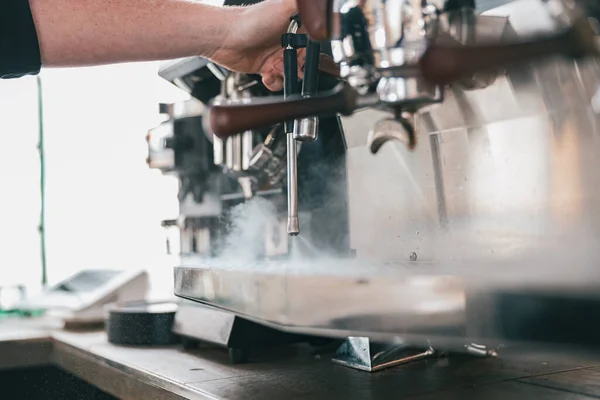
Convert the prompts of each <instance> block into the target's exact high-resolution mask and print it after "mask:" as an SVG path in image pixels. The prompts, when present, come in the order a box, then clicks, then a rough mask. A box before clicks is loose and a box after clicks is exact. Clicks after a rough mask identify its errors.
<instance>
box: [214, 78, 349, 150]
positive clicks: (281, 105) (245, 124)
mask: <svg viewBox="0 0 600 400" xmlns="http://www.w3.org/2000/svg"><path fill="white" fill-rule="evenodd" d="M357 98H358V93H357V92H356V91H355V90H354V89H353V88H352V87H350V86H348V85H346V84H342V85H340V86H339V87H337V88H336V89H334V90H332V91H330V92H328V93H324V94H322V95H319V96H315V97H311V98H304V97H302V96H293V97H288V98H287V99H283V97H268V98H266V99H260V100H255V101H254V102H253V103H251V104H239V105H228V106H214V107H212V108H211V109H210V110H209V118H210V124H211V128H212V130H213V132H214V133H215V135H217V136H218V137H219V138H221V139H225V138H227V137H229V136H231V135H234V134H236V133H240V132H244V131H247V130H250V129H257V128H262V127H265V126H269V125H274V124H277V123H280V122H283V121H289V120H294V119H299V118H306V117H312V116H318V117H323V116H330V115H335V114H338V113H339V114H343V115H350V114H352V113H353V112H354V110H355V109H356V106H357V104H356V101H357Z"/></svg>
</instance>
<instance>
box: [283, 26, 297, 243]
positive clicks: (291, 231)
mask: <svg viewBox="0 0 600 400" xmlns="http://www.w3.org/2000/svg"><path fill="white" fill-rule="evenodd" d="M297 31H298V22H297V21H296V20H292V21H291V22H290V26H289V28H288V33H292V34H295V33H296V32H297ZM283 77H284V87H283V94H284V96H285V97H287V96H290V95H293V94H297V93H299V92H300V89H299V83H298V54H297V53H296V49H295V48H293V47H292V46H286V48H285V50H284V51H283ZM285 132H286V139H287V197H288V198H287V200H288V222H287V233H288V235H292V236H296V235H298V234H299V233H300V224H299V221H298V153H297V148H296V140H294V121H286V123H285Z"/></svg>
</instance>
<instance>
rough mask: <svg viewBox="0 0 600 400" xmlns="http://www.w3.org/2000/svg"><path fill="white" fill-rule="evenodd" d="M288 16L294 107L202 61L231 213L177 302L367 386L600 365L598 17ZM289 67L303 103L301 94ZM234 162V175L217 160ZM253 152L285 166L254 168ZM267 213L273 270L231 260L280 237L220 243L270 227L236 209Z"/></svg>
mask: <svg viewBox="0 0 600 400" xmlns="http://www.w3.org/2000/svg"><path fill="white" fill-rule="evenodd" d="M298 9H299V15H298V16H294V17H292V18H291V20H290V25H289V29H288V32H287V33H286V34H284V36H283V37H282V47H283V48H284V57H285V59H284V60H285V63H286V71H288V73H287V74H286V76H285V80H286V84H285V90H284V92H283V93H268V92H267V91H264V90H263V89H264V88H262V87H261V84H260V80H259V79H256V82H257V83H251V81H252V79H253V78H252V77H249V76H244V75H241V76H240V75H238V74H231V75H227V76H230V77H231V76H235V78H230V79H232V80H233V82H237V83H230V84H227V83H224V82H227V79H222V78H224V77H225V76H226V75H225V72H224V70H223V69H222V68H220V67H219V66H216V65H213V64H211V63H210V62H208V61H206V60H203V61H202V62H205V63H206V68H205V70H206V71H205V72H206V75H207V76H208V75H209V72H208V71H210V72H211V73H212V74H213V76H214V77H215V78H210V79H213V80H214V79H216V80H217V81H220V83H221V84H220V85H217V84H216V83H215V84H213V85H212V87H213V89H212V90H213V92H212V93H214V94H213V95H207V97H208V98H209V99H206V98H205V99H204V101H202V100H200V101H201V102H203V105H204V108H203V111H202V122H201V123H200V122H199V123H198V127H199V128H198V129H200V126H201V130H202V134H203V135H204V136H203V138H205V140H206V141H207V142H206V143H207V148H211V149H212V150H213V153H212V155H211V156H210V157H212V158H209V159H210V160H211V161H212V162H211V164H210V168H209V169H210V171H211V172H210V174H212V176H214V177H215V178H214V179H215V181H218V182H220V183H219V184H218V185H213V186H210V185H209V186H206V187H210V188H211V189H208V191H207V192H206V193H205V194H204V196H205V197H204V199H207V198H208V197H206V196H207V194H208V193H209V192H210V193H219V195H218V196H215V198H219V199H220V202H218V203H219V207H220V208H215V214H214V216H211V218H212V217H214V218H215V221H217V223H216V225H215V228H213V232H214V233H211V237H213V236H214V237H215V241H214V242H213V241H212V239H211V240H209V241H206V243H211V245H210V246H207V248H210V249H211V252H209V253H210V254H209V253H206V256H204V257H196V256H195V257H192V258H189V259H188V260H184V262H182V265H181V266H178V267H176V268H175V293H176V295H177V296H179V297H181V298H184V299H187V300H189V301H191V302H194V303H196V304H202V305H204V306H206V307H207V309H214V310H219V311H221V312H226V313H230V314H231V315H235V316H237V317H240V318H241V317H243V318H244V319H245V320H248V321H252V322H253V323H256V324H258V325H260V326H263V327H268V328H269V329H273V330H275V331H278V332H286V333H288V334H292V335H309V336H311V337H314V336H317V337H328V338H335V339H339V340H341V341H342V344H341V345H340V347H339V348H338V351H337V352H336V354H335V356H334V357H333V361H334V362H337V363H339V364H342V365H345V366H350V367H353V368H356V369H361V370H366V371H372V372H373V371H377V370H381V369H384V368H387V367H390V366H394V365H398V364H401V363H405V362H410V361H415V360H420V359H423V358H429V357H437V356H440V355H441V354H444V353H445V352H447V351H451V352H453V351H461V352H467V353H470V354H473V355H476V356H494V355H496V354H497V353H498V349H499V348H500V347H501V346H502V345H507V344H508V345H511V346H531V347H536V348H538V347H546V346H550V347H552V348H556V347H561V346H573V345H582V344H583V345H586V346H597V345H598V344H600V343H598V342H599V339H598V338H600V332H597V330H596V329H597V328H596V326H598V324H597V323H596V322H600V321H598V317H597V316H596V315H597V312H596V310H597V308H598V306H600V298H599V297H598V295H597V293H598V288H599V286H600V269H599V268H598V265H600V264H599V261H600V251H599V250H598V246H597V242H598V238H599V235H600V233H599V232H600V219H599V216H600V208H599V206H598V204H600V202H599V201H598V200H600V177H598V174H597V173H596V170H597V169H598V168H597V167H598V166H600V165H599V163H600V161H599V157H598V156H597V153H598V150H600V142H599V139H598V138H600V135H599V134H598V128H597V127H598V123H597V122H598V121H599V116H598V112H599V111H600V90H598V88H599V87H600V65H598V62H597V57H596V55H597V51H598V50H597V49H598V47H597V46H598V45H597V43H598V38H597V27H598V26H599V24H598V19H597V18H598V15H599V12H598V11H599V7H598V6H597V5H596V3H594V2H587V1H567V0H547V1H544V0H516V1H481V0H480V1H477V2H475V1H472V0H471V1H469V0H465V1H460V0H459V1H450V0H430V1H422V0H398V1H396V0H392V1H390V0H387V1H384V0H361V1H358V0H336V1H330V0H329V1H327V0H324V1H315V0H307V1H302V0H298ZM301 27H302V28H304V29H305V31H306V32H308V34H306V35H304V34H300V33H299V32H301V31H300V28H301ZM299 48H301V49H304V50H303V51H306V66H305V74H304V75H305V79H304V81H299V80H298V77H297V76H294V75H293V74H290V73H289V71H295V69H294V68H293V66H294V65H295V62H296V60H295V56H294V55H295V53H296V51H297V50H298V49H299ZM315 55H318V56H315ZM327 56H330V57H331V58H330V59H329V58H327ZM196 61H198V60H196ZM331 61H333V63H331ZM333 64H335V65H333ZM332 65H333V66H334V67H336V68H332ZM307 70H308V71H307ZM214 71H220V72H218V73H216V74H215V73H214ZM194 74H195V76H196V75H199V73H198V72H195V73H194ZM219 74H222V76H221V75H219ZM312 74H314V76H318V79H317V81H318V85H316V86H315V82H314V81H312V80H311V78H310V77H311V76H313V75H312ZM307 77H308V78H307ZM169 80H171V79H169ZM176 80H178V81H179V82H180V83H181V82H183V81H187V82H193V85H191V86H189V85H190V84H189V83H188V86H189V87H196V86H194V85H198V84H200V82H202V79H201V78H189V77H185V76H180V77H178V78H174V79H173V80H171V81H172V82H174V83H175V84H177V83H176ZM215 82H216V81H215ZM231 88H234V89H235V90H234V91H233V92H235V91H236V90H237V93H233V92H232V90H231ZM239 89H241V90H239ZM190 90H191V91H193V90H195V89H190ZM197 90H198V93H200V92H202V93H209V91H208V90H207V89H204V88H201V87H200V86H198V89H197ZM194 97H195V98H200V97H201V95H200V94H198V95H194ZM198 132H199V130H198ZM250 135H252V138H253V139H252V141H251V140H250V139H249V137H250ZM230 141H232V142H233V144H231V143H230ZM276 142H277V143H278V144H277V145H275V143H276ZM244 143H247V144H248V145H247V146H246V147H244ZM250 143H252V145H250ZM228 146H229V147H228ZM223 148H224V149H228V148H229V149H230V151H229V153H228V152H227V151H223V150H221V149H223ZM243 148H245V149H250V148H252V152H251V153H250V152H249V150H244V151H248V153H244V154H251V155H250V156H249V157H248V158H247V160H248V162H247V163H244V162H240V167H239V168H237V169H235V168H233V167H232V166H234V165H236V164H235V162H233V163H232V161H227V159H223V158H220V157H221V154H225V157H227V156H228V155H231V154H238V153H237V150H234V149H243ZM265 149H269V152H266V151H265ZM317 149H318V150H317ZM263 151H265V153H266V154H268V155H269V156H270V157H275V158H276V159H277V162H272V160H273V158H270V160H271V162H269V161H264V162H260V163H257V162H253V160H254V161H258V160H259V159H261V157H262V156H260V155H259V154H263V153H262V152H263ZM242 159H244V157H240V160H242ZM219 161H220V162H221V163H219ZM274 165H277V167H275V166H274ZM246 167H247V168H246ZM275 170H276V171H278V172H277V173H275V172H273V171H275ZM264 176H268V177H269V178H272V179H265V178H264ZM274 177H277V179H276V178H274ZM223 181H227V182H228V183H227V184H224V183H223ZM182 182H183V179H182ZM260 182H267V183H266V184H264V183H260ZM219 185H220V186H219ZM227 185H229V186H227ZM182 187H183V184H182ZM266 188H268V189H266ZM265 189H266V190H265ZM277 190H279V191H278V192H277V193H275V191H277ZM271 191H273V192H271ZM267 192H268V193H269V194H267ZM271 193H272V194H271ZM234 195H235V196H237V197H235V198H236V200H235V201H233V200H230V199H233V198H234ZM258 198H260V199H262V200H265V201H267V202H268V204H269V207H272V209H273V210H277V212H276V213H275V214H276V215H278V217H277V221H278V222H277V225H278V226H279V228H280V229H279V230H278V232H280V233H281V235H279V236H277V237H285V241H286V243H287V246H282V247H281V250H280V251H276V252H269V251H261V252H258V253H257V252H250V253H248V252H246V251H245V250H244V249H245V248H246V246H245V245H244V246H241V247H240V246H235V245H233V246H232V244H238V245H239V244H240V243H244V244H246V243H247V242H248V240H247V239H248V237H251V238H252V239H253V240H256V241H257V242H258V243H260V245H259V247H260V248H261V249H262V248H265V246H264V243H265V240H266V238H272V237H274V236H275V235H272V234H265V233H264V231H262V229H263V228H262V227H261V228H260V229H259V228H258V227H259V226H262V225H261V224H260V223H255V224H254V223H252V224H250V225H251V226H253V227H254V228H255V229H256V232H258V231H259V230H260V231H261V232H262V233H260V234H258V233H252V234H246V235H232V234H231V230H229V231H228V230H227V229H225V228H223V227H227V226H230V225H231V223H230V222H228V223H224V222H223V221H231V220H236V219H241V220H251V219H252V218H250V217H249V216H250V215H264V214H265V213H261V212H260V211H259V210H253V209H249V208H245V207H244V205H247V204H252V202H253V201H255V200H256V199H258ZM180 200H181V201H182V204H184V200H182V199H180ZM205 202H206V200H202V199H201V198H198V197H197V198H195V199H194V200H193V201H190V203H189V204H191V203H193V207H196V208H198V209H199V208H201V207H203V206H204V204H205ZM236 207H237V208H236ZM246 207H247V206H246ZM331 207H333V208H331ZM190 209H191V208H190ZM182 210H186V209H185V207H183V206H182ZM217 210H218V212H217ZM231 210H234V212H231ZM269 214H272V213H269ZM188 215H191V212H190V213H187V214H186V212H182V218H187V216H188ZM199 215H200V214H199V213H198V214H196V216H194V217H193V218H204V217H199ZM228 218H229V219H228ZM232 218H233V219H232ZM220 224H221V225H220ZM234 225H235V224H234ZM238 225H240V224H238ZM241 225H245V224H241ZM180 226H181V227H182V228H181V229H182V235H184V236H185V232H184V230H185V228H184V227H185V226H186V224H185V223H183V224H182V223H181V222H180ZM219 226H221V228H219ZM192 236H193V235H192ZM217 237H221V238H225V239H224V240H223V239H221V241H219V239H216V238H217ZM232 238H233V240H232ZM224 242H225V243H227V244H228V245H229V247H228V245H224V244H223V243H224ZM302 246H304V247H302ZM273 247H274V246H273ZM298 248H302V251H295V250H297V249H298ZM212 249H214V250H212ZM224 249H225V250H224ZM242 250H244V251H242ZM182 251H183V252H184V253H185V251H184V247H183V245H182ZM259 253H260V254H259ZM566 327H568V329H565V328H566Z"/></svg>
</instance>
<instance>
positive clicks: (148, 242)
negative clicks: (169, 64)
mask: <svg viewBox="0 0 600 400" xmlns="http://www.w3.org/2000/svg"><path fill="white" fill-rule="evenodd" d="M158 66H159V63H141V64H123V65H113V66H107V67H98V68H81V69H56V70H44V71H43V72H42V74H41V79H42V83H43V106H44V130H45V133H44V134H45V153H46V246H47V267H48V278H49V281H50V283H54V282H56V281H57V280H60V279H63V278H65V277H67V276H68V275H71V274H73V273H74V272H76V271H78V270H80V269H84V268H155V269H156V268H165V271H166V272H165V274H168V276H169V277H170V276H172V273H171V271H170V267H171V266H172V265H170V264H169V261H168V260H166V259H165V256H166V245H165V234H164V231H163V229H162V228H161V226H160V222H161V220H163V219H166V218H174V217H176V216H177V211H178V209H177V197H176V194H177V181H176V180H175V179H174V178H170V177H165V176H162V175H161V174H160V173H159V172H157V171H151V170H149V168H148V167H147V165H146V162H145V159H146V154H147V151H146V143H145V139H144V138H145V135H146V133H147V131H148V129H149V128H151V127H154V126H156V125H157V124H158V123H160V121H161V120H162V117H161V116H159V115H158V103H159V102H172V101H176V100H182V99H185V98H187V97H188V96H187V94H185V93H184V92H182V91H180V90H179V89H177V88H175V87H174V86H172V85H170V84H169V83H168V82H166V81H163V80H162V79H161V78H159V77H158V75H157V71H158ZM0 110H1V111H0V118H1V122H2V125H1V126H2V131H3V132H2V136H3V139H4V140H3V142H4V145H5V147H4V149H5V150H4V151H3V152H2V153H3V156H2V157H0V190H1V191H2V198H1V200H0V221H1V222H2V223H1V224H0V285H10V284H26V285H27V286H28V287H29V288H30V290H33V291H37V290H39V288H40V283H41V270H42V267H41V253H40V237H39V234H38V231H37V226H38V221H39V212H40V186H39V179H40V163H39V157H38V153H37V148H36V146H37V143H38V114H37V86H36V79H35V78H33V77H27V78H23V79H18V80H6V81H0Z"/></svg>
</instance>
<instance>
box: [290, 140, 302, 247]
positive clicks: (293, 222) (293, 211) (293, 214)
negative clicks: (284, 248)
mask: <svg viewBox="0 0 600 400" xmlns="http://www.w3.org/2000/svg"><path fill="white" fill-rule="evenodd" d="M296 150H297V149H296V140H295V139H294V135H293V133H292V132H288V133H287V155H288V156H287V175H288V186H287V195H288V196H287V197H288V198H287V200H288V222H287V233H288V235H292V236H297V235H298V234H299V233H300V222H299V221H298V160H297V158H296V154H297V152H296Z"/></svg>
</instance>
